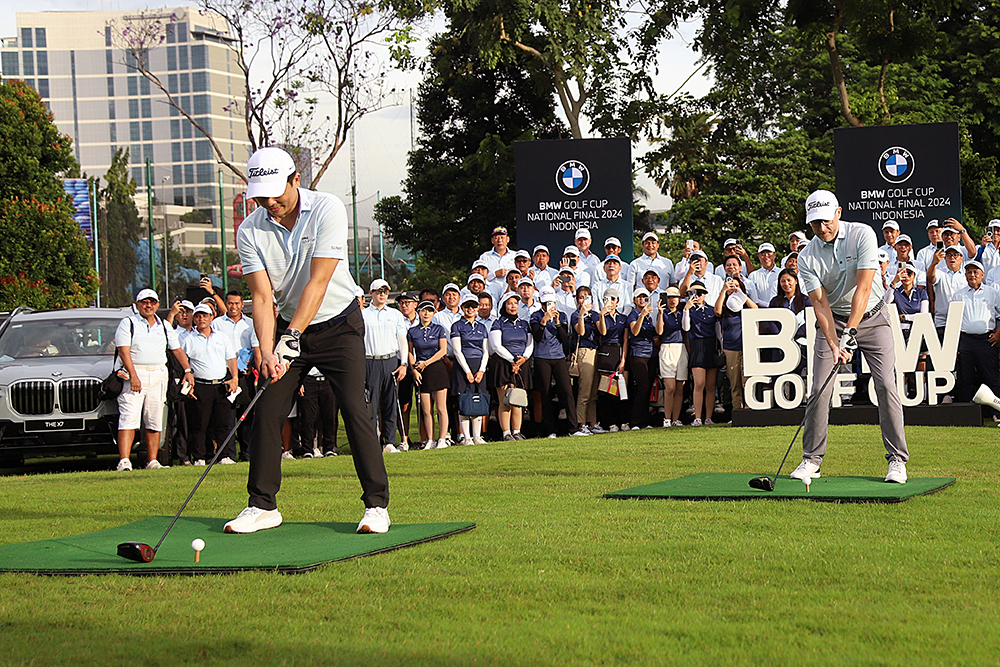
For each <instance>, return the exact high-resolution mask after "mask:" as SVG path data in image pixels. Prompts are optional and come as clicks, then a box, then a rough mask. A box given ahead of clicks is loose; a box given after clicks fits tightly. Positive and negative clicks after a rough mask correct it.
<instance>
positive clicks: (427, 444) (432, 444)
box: [424, 439, 437, 449]
mask: <svg viewBox="0 0 1000 667" xmlns="http://www.w3.org/2000/svg"><path fill="white" fill-rule="evenodd" d="M435 447H437V440H433V439H432V440H428V441H427V442H425V443H424V449H434V448H435Z"/></svg>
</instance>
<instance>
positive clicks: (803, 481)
mask: <svg viewBox="0 0 1000 667" xmlns="http://www.w3.org/2000/svg"><path fill="white" fill-rule="evenodd" d="M802 483H803V484H805V485H806V488H807V489H808V488H809V485H810V484H812V478H811V477H804V478H803V479H802Z"/></svg>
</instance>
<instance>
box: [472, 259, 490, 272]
mask: <svg viewBox="0 0 1000 667" xmlns="http://www.w3.org/2000/svg"><path fill="white" fill-rule="evenodd" d="M478 268H484V269H486V270H487V271H489V268H490V266H489V264H487V263H486V262H484V261H483V260H481V259H477V260H476V261H474V262H473V263H472V270H473V271H475V270H476V269H478Z"/></svg>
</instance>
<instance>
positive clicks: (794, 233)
mask: <svg viewBox="0 0 1000 667" xmlns="http://www.w3.org/2000/svg"><path fill="white" fill-rule="evenodd" d="M796 236H797V237H799V238H800V239H802V240H803V241H805V240H806V233H805V232H803V231H800V230H795V231H794V232H792V233H791V234H789V235H788V238H790V239H791V238H794V237H796Z"/></svg>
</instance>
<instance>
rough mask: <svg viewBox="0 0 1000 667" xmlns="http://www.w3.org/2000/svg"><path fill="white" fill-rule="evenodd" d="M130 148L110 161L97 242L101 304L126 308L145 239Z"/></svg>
mask: <svg viewBox="0 0 1000 667" xmlns="http://www.w3.org/2000/svg"><path fill="white" fill-rule="evenodd" d="M128 164H129V149H128V148H127V147H126V148H119V149H118V150H117V151H115V154H114V156H113V157H112V158H111V165H110V166H109V167H108V171H107V173H105V175H104V180H105V181H106V182H107V185H106V186H105V187H104V188H102V189H101V190H99V192H98V203H99V206H101V207H102V209H103V211H102V213H103V215H102V216H101V220H100V232H99V235H98V243H99V245H100V253H101V297H102V304H103V305H108V306H127V305H128V304H130V303H132V299H133V297H134V295H133V294H132V293H131V286H132V283H133V281H134V280H135V270H136V267H137V266H138V261H137V259H136V255H135V250H136V248H137V247H138V246H139V238H140V237H141V236H142V224H143V221H142V220H140V219H139V211H138V209H136V207H135V200H134V199H133V196H134V195H135V192H136V183H135V180H134V179H133V178H132V176H131V174H130V172H129V166H128Z"/></svg>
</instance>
